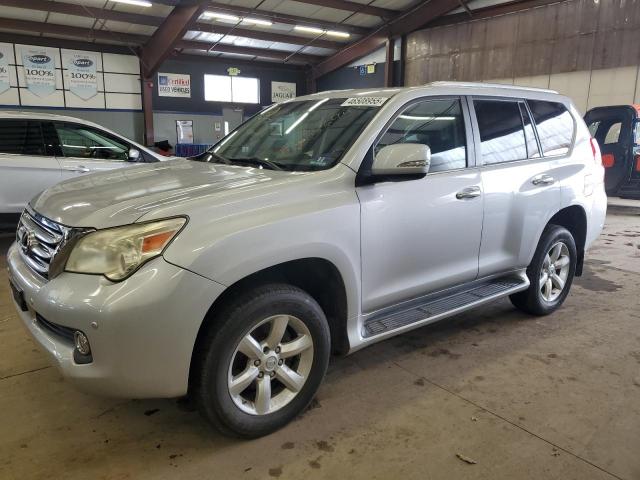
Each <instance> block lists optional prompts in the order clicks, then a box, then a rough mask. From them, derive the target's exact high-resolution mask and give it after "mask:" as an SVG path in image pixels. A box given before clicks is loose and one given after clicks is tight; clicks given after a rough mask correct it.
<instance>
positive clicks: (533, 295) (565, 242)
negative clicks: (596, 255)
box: [509, 225, 578, 315]
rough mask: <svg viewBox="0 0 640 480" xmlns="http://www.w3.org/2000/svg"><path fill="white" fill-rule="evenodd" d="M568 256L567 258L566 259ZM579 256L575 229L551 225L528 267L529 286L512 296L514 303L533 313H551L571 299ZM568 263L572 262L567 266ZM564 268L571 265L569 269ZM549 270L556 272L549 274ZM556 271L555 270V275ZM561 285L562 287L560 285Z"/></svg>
mask: <svg viewBox="0 0 640 480" xmlns="http://www.w3.org/2000/svg"><path fill="white" fill-rule="evenodd" d="M558 246H559V248H560V250H559V252H560V255H559V258H557V259H556V260H555V262H556V263H557V264H558V265H554V260H552V258H553V256H554V253H555V252H556V251H557V250H556V249H557V248H558ZM564 258H567V260H563V259H564ZM577 258H578V255H577V250H576V243H575V240H574V239H573V235H571V232H569V230H567V229H566V228H564V227H560V226H558V225H548V226H547V227H546V228H545V230H544V232H543V233H542V236H541V238H540V242H539V243H538V247H537V248H536V252H535V254H534V255H533V259H532V260H531V263H530V264H529V266H528V267H527V277H528V278H529V282H530V285H529V288H528V289H527V290H524V291H522V292H518V293H515V294H513V295H511V296H510V297H509V298H510V300H511V303H513V305H514V306H515V307H517V308H519V309H520V310H522V311H524V312H526V313H530V314H532V315H549V314H550V313H553V312H554V311H556V310H557V309H558V308H559V307H560V305H562V303H563V302H564V300H565V299H566V298H567V295H568V294H569V290H570V289H571V284H572V283H573V277H574V276H575V273H576V262H577ZM550 260H551V263H550V264H549V261H550ZM565 262H568V263H567V264H566V265H565ZM554 267H555V268H554ZM564 267H567V268H566V270H565V268H564ZM549 272H552V274H551V275H549ZM553 272H555V276H554V275H553ZM546 279H547V280H546ZM558 279H559V280H558ZM549 281H550V282H551V283H550V284H549ZM549 285H551V288H549ZM560 285H562V288H559V287H560Z"/></svg>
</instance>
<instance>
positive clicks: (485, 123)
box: [473, 100, 527, 165]
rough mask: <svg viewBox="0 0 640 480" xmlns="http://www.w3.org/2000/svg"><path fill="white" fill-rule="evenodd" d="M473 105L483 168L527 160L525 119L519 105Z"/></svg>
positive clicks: (497, 102) (494, 102)
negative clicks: (478, 131)
mask: <svg viewBox="0 0 640 480" xmlns="http://www.w3.org/2000/svg"><path fill="white" fill-rule="evenodd" d="M473 105H474V108H475V110H476V116H477V118H478V128H479V129H480V142H481V146H480V150H481V152H482V163H483V164H484V165H490V164H493V163H502V162H512V161H514V160H522V159H525V158H527V147H526V144H525V136H524V129H523V126H522V117H521V116H520V107H519V106H518V103H517V102H509V101H500V100H474V101H473Z"/></svg>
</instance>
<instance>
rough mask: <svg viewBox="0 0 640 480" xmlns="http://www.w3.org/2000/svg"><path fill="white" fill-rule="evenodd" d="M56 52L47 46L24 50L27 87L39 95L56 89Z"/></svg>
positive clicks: (46, 94)
mask: <svg viewBox="0 0 640 480" xmlns="http://www.w3.org/2000/svg"><path fill="white" fill-rule="evenodd" d="M56 52H57V49H54V48H46V47H26V48H24V49H23V50H22V65H23V68H24V75H25V78H26V80H27V88H28V89H29V91H30V92H31V93H33V94H34V95H37V96H38V97H46V96H48V95H51V94H52V93H53V92H55V91H56Z"/></svg>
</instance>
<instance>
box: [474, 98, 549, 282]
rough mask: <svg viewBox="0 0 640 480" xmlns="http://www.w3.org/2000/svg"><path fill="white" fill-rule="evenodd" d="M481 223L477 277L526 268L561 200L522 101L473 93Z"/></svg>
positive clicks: (547, 161)
mask: <svg viewBox="0 0 640 480" xmlns="http://www.w3.org/2000/svg"><path fill="white" fill-rule="evenodd" d="M472 104H473V106H474V110H475V122H476V125H477V129H476V132H477V139H476V141H477V144H478V145H479V149H478V150H479V155H478V157H479V158H478V162H479V163H480V164H481V165H482V167H481V171H482V173H481V176H482V188H483V190H484V222H483V227H482V244H481V247H480V259H479V273H478V275H479V276H480V277H484V276H488V275H493V274H499V273H505V272H508V271H512V270H514V269H518V268H523V267H526V266H527V264H528V262H529V259H530V257H531V255H532V252H533V250H534V249H535V247H536V245H537V242H538V239H539V237H540V234H541V232H542V229H543V227H544V225H545V224H546V222H547V221H548V219H549V218H550V217H551V216H552V215H553V214H554V213H555V212H557V211H558V209H559V207H560V203H561V196H560V195H561V194H560V182H559V180H558V178H556V174H555V173H554V169H555V168H556V167H557V166H558V165H557V164H556V162H554V161H553V160H549V159H546V158H543V157H542V156H541V153H540V145H539V142H538V139H537V137H536V134H535V129H534V128H533V125H532V121H531V114H530V112H529V110H528V108H527V104H526V102H524V101H523V100H518V99H503V98H490V97H474V98H473V101H472Z"/></svg>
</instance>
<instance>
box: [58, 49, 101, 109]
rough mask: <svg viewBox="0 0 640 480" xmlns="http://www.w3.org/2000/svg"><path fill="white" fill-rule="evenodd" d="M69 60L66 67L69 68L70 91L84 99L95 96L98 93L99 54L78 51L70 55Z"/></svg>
mask: <svg viewBox="0 0 640 480" xmlns="http://www.w3.org/2000/svg"><path fill="white" fill-rule="evenodd" d="M67 62H68V63H67V65H65V66H64V68H66V69H67V70H69V91H70V92H71V93H73V94H74V95H77V96H78V97H80V98H82V99H83V100H89V99H90V98H91V97H95V96H96V94H97V93H98V75H97V64H98V56H97V55H96V54H95V53H91V52H78V53H74V54H72V55H70V56H69V57H68V58H67Z"/></svg>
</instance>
